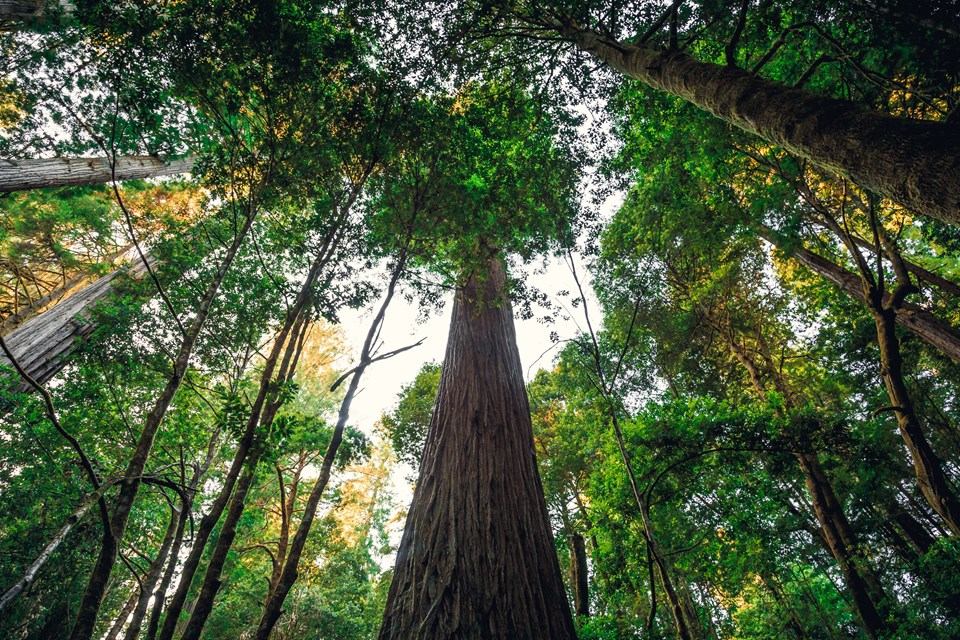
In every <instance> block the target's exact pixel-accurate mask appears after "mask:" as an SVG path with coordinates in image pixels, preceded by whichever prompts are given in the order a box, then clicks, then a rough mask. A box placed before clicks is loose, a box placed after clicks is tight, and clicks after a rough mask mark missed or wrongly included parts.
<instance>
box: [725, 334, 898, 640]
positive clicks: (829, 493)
mask: <svg viewBox="0 0 960 640" xmlns="http://www.w3.org/2000/svg"><path fill="white" fill-rule="evenodd" d="M718 331H719V332H720V333H721V334H723V336H724V337H725V339H726V342H727V345H728V346H729V347H730V350H731V351H732V352H733V354H734V356H736V358H737V360H738V361H739V362H740V364H741V365H742V366H743V368H744V369H746V370H747V373H748V374H749V375H750V381H751V384H752V385H753V389H754V391H755V392H756V394H757V397H758V399H759V400H760V401H763V399H764V397H765V396H766V387H765V385H764V383H763V382H762V380H761V377H760V372H759V370H758V368H757V366H756V364H755V363H754V361H753V360H752V359H751V357H750V356H749V354H748V353H747V351H746V350H745V349H744V348H743V346H741V345H740V344H739V343H738V342H737V341H736V339H735V338H734V336H733V333H732V328H729V327H726V328H725V327H718ZM760 335H761V334H760V332H759V331H758V336H760ZM762 346H765V345H762ZM761 356H763V358H764V362H766V364H767V366H768V368H769V373H770V374H771V376H770V377H771V378H772V379H773V381H774V383H775V386H776V388H777V391H778V392H780V393H781V394H782V395H783V396H784V398H785V399H786V398H788V394H787V388H786V384H785V382H784V380H783V379H782V378H781V376H780V375H779V374H778V373H777V371H776V369H775V368H774V367H773V359H772V358H771V357H770V355H769V353H767V352H766V350H765V349H764V348H761ZM788 406H789V405H788ZM794 455H795V457H796V459H797V461H798V462H799V464H800V470H801V471H802V472H803V478H804V482H805V483H806V486H807V493H808V494H809V496H810V503H811V506H812V507H813V513H814V516H815V517H816V519H817V522H818V523H819V525H820V530H819V534H820V535H819V537H820V539H821V541H822V542H823V543H824V546H825V547H826V548H827V550H828V551H829V552H830V555H832V556H833V558H834V560H836V562H837V564H838V565H839V566H840V569H841V571H842V572H843V579H844V583H845V584H846V586H847V589H849V590H850V594H851V595H852V596H853V602H854V606H855V607H856V610H857V615H858V616H859V618H860V621H861V623H862V625H863V629H864V631H866V632H867V635H868V636H870V637H871V638H877V637H879V636H880V634H881V633H882V632H883V630H884V616H883V614H882V613H881V612H880V607H882V605H883V603H884V601H885V600H886V594H885V593H884V590H883V586H882V585H881V584H880V580H879V579H878V578H877V577H876V574H875V573H874V571H873V569H872V568H871V567H870V566H869V565H868V564H867V563H866V562H865V561H864V560H862V559H861V558H858V557H857V548H858V546H859V544H858V541H857V535H856V533H854V531H853V527H851V526H850V521H849V520H848V519H847V515H846V513H844V510H843V505H842V504H841V503H840V501H839V500H838V499H837V495H836V493H835V492H834V490H833V484H832V483H831V482H830V478H829V477H827V474H826V472H825V471H824V470H823V465H822V464H821V463H820V456H819V455H818V454H817V453H816V452H815V451H814V452H806V453H800V452H797V453H795V454H794Z"/></svg>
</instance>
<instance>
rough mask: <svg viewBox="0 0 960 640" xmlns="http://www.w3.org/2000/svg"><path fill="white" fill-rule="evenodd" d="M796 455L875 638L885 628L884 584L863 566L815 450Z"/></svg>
mask: <svg viewBox="0 0 960 640" xmlns="http://www.w3.org/2000/svg"><path fill="white" fill-rule="evenodd" d="M797 459H798V460H799V461H800V468H801V469H802V470H803V476H804V480H805V482H806V485H807V491H808V492H809V493H810V500H811V502H812V503H813V512H814V514H815V515H816V517H817V521H818V522H819V523H820V528H821V531H822V532H823V538H824V541H825V542H826V543H827V548H828V549H829V551H830V554H831V555H832V556H833V557H834V559H835V560H836V561H837V564H838V565H840V569H841V571H843V578H844V583H845V584H846V585H847V589H849V590H850V594H851V595H852V596H853V603H854V606H855V607H856V610H857V615H858V616H859V618H860V621H861V622H862V623H863V629H864V631H866V632H867V635H868V636H869V637H871V638H877V637H879V636H880V635H881V634H882V632H883V630H884V628H885V624H884V616H883V614H882V613H881V612H880V607H881V606H882V605H883V602H884V600H885V599H886V594H885V593H884V591H883V587H882V586H881V584H880V581H879V580H878V579H877V577H876V576H875V575H874V573H873V570H872V569H870V568H869V567H867V566H863V562H862V561H861V560H860V559H859V558H857V557H856V554H857V538H856V534H855V533H854V532H853V528H852V527H851V526H850V522H849V521H848V520H847V516H846V514H845V513H844V512H843V507H842V506H841V505H840V503H839V501H838V500H837V497H836V494H834V492H833V486H832V485H831V483H830V480H829V479H828V478H827V475H826V473H825V472H824V470H823V467H822V466H821V464H820V458H819V456H818V455H817V454H816V453H803V454H798V455H797Z"/></svg>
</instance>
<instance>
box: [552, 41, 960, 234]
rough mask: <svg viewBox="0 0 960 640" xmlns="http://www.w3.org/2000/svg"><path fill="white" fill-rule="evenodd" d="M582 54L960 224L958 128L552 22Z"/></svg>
mask: <svg viewBox="0 0 960 640" xmlns="http://www.w3.org/2000/svg"><path fill="white" fill-rule="evenodd" d="M556 28H557V30H558V31H559V32H560V33H561V34H562V35H563V36H564V37H566V38H568V39H569V40H571V41H572V42H574V43H575V44H576V45H577V47H579V48H580V49H581V50H583V51H586V52H588V53H590V54H591V55H593V56H594V57H595V58H597V59H598V60H600V61H602V62H603V63H605V64H607V65H608V66H610V67H611V68H612V69H615V70H616V71H619V72H620V73H622V74H624V75H626V76H628V77H630V78H634V79H636V80H639V81H641V82H643V83H645V84H647V85H649V86H651V87H653V88H656V89H660V90H663V91H666V92H668V93H671V94H673V95H675V96H677V97H679V98H681V99H683V100H686V101H688V102H690V103H691V104H693V105H695V106H697V107H699V108H701V109H703V110H705V111H708V112H710V113H712V114H713V115H715V116H717V117H719V118H721V119H723V120H725V121H727V122H729V123H731V124H733V125H735V126H737V127H739V128H740V129H743V130H744V131H747V132H749V133H753V134H756V135H758V136H760V137H761V138H763V139H764V140H767V141H768V142H771V143H773V144H776V145H778V146H780V147H783V148H784V149H786V150H787V151H790V152H791V153H794V154H796V155H798V156H801V157H803V158H807V159H809V160H811V161H812V162H814V163H816V164H817V165H819V166H821V167H823V168H825V169H827V170H830V171H835V172H837V173H839V174H840V175H842V176H845V177H847V178H849V179H851V180H853V181H854V182H856V183H857V184H859V185H860V186H862V187H865V188H867V189H870V190H872V191H875V192H877V193H880V194H883V195H885V196H887V197H889V198H891V199H893V200H895V201H896V202H898V203H900V204H902V205H903V206H905V207H906V208H908V209H911V210H914V211H918V212H920V213H923V214H926V215H928V216H931V217H933V218H937V219H938V220H941V221H943V222H946V223H948V224H952V225H958V224H960V128H958V127H953V126H949V125H947V124H944V123H941V122H933V121H928V120H913V119H910V118H897V117H893V116H889V115H887V114H883V113H879V112H875V111H866V110H864V109H862V108H860V107H859V106H857V105H856V104H854V103H852V102H848V101H845V100H838V99H835V98H829V97H825V96H818V95H814V94H811V93H807V92H805V91H802V90H799V89H793V88H791V87H787V86H785V85H781V84H777V83H774V82H771V81H769V80H764V79H763V78H760V77H758V76H756V75H753V74H751V73H748V72H747V71H744V70H743V69H740V68H737V67H734V66H720V65H716V64H711V63H706V62H701V61H699V60H697V59H695V58H693V57H691V56H689V55H687V54H685V53H682V52H679V51H662V50H658V49H653V48H649V47H645V46H637V45H633V44H629V43H624V42H616V41H613V40H610V39H608V38H606V37H604V36H602V35H601V34H599V33H597V32H594V31H591V30H589V29H583V28H579V27H578V26H576V25H569V24H566V25H561V24H557V25H556Z"/></svg>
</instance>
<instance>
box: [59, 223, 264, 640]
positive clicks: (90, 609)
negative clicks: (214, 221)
mask: <svg viewBox="0 0 960 640" xmlns="http://www.w3.org/2000/svg"><path fill="white" fill-rule="evenodd" d="M255 217H256V215H255V212H254V211H253V209H252V206H251V209H250V210H248V211H247V216H246V220H245V221H244V224H243V227H242V228H241V229H239V230H238V231H237V234H236V237H235V238H234V241H233V243H232V244H231V245H230V247H229V248H228V249H227V252H226V254H225V255H224V257H223V259H222V260H221V262H220V265H219V268H218V269H217V273H216V275H215V276H214V278H213V280H212V281H211V282H210V284H209V285H208V286H207V289H206V291H205V292H204V295H203V298H202V299H201V301H200V304H199V306H198V307H197V312H196V316H195V318H194V319H193V322H192V323H191V324H190V328H189V329H188V330H187V332H186V334H185V335H184V337H183V341H182V342H181V344H180V349H179V351H178V353H177V357H176V360H175V361H174V367H173V375H172V376H171V377H170V379H169V380H168V381H167V384H166V386H165V387H164V389H163V391H162V392H161V393H160V397H159V398H157V401H156V402H155V403H154V406H153V408H152V409H151V411H150V413H149V414H148V415H147V418H146V421H145V423H144V426H143V431H141V432H140V438H139V439H138V441H137V446H136V448H135V449H134V452H133V456H132V457H131V458H130V462H129V463H128V464H127V469H126V472H125V473H124V478H123V480H122V481H121V482H120V493H119V495H118V496H117V499H116V502H115V503H114V509H113V515H112V518H111V521H110V531H109V532H104V533H105V535H104V542H103V545H102V546H101V548H100V554H99V556H98V557H97V562H96V564H95V565H94V568H93V571H92V572H91V573H90V579H89V581H88V583H87V588H86V590H85V592H84V594H83V599H82V600H81V603H80V609H79V611H78V613H77V621H76V623H75V625H74V628H73V631H72V633H71V636H70V637H71V640H89V638H90V637H91V636H92V634H93V630H94V627H95V625H96V622H97V615H98V614H99V612H100V605H101V602H102V601H103V594H104V592H105V591H106V588H107V582H108V580H109V579H110V572H111V571H112V570H113V565H114V563H115V562H116V558H117V545H118V544H119V543H120V541H121V540H122V539H123V535H124V533H125V532H126V529H127V522H128V521H129V518H130V511H131V510H132V509H133V503H134V501H135V500H136V497H137V493H138V492H139V490H140V483H141V477H142V476H143V471H144V469H145V468H146V466H147V460H148V458H149V457H150V450H151V449H152V448H153V441H154V438H155V437H156V435H157V431H159V429H160V425H161V423H162V422H163V418H164V416H166V413H167V409H168V408H169V407H170V404H171V403H172V402H173V398H174V396H175V395H176V393H177V390H178V389H179V388H180V383H181V382H182V380H183V377H184V375H186V372H187V367H188V366H189V364H190V357H191V355H192V354H193V347H194V345H195V344H196V342H197V338H198V337H199V336H200V331H201V330H202V329H203V326H204V324H205V322H206V319H207V315H208V314H209V313H210V308H211V307H212V305H213V302H214V300H215V299H216V297H217V292H218V291H219V290H220V284H221V283H222V282H223V278H224V276H226V274H227V271H228V270H229V269H230V265H231V264H233V259H234V257H235V256H236V255H237V252H238V251H239V250H240V245H241V244H243V240H244V238H246V235H247V232H248V231H249V230H250V227H251V225H253V220H254V218H255ZM108 533H109V535H107V534H108Z"/></svg>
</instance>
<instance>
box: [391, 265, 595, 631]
mask: <svg viewBox="0 0 960 640" xmlns="http://www.w3.org/2000/svg"><path fill="white" fill-rule="evenodd" d="M505 283H506V271H505V269H504V266H503V262H502V261H501V260H500V259H498V258H494V259H491V260H490V262H489V268H488V271H487V272H486V273H480V274H474V275H472V276H471V277H470V278H469V280H468V281H467V283H466V285H465V286H463V287H461V288H460V289H459V290H458V291H457V295H456V302H455V306H454V310H453V320H452V322H451V325H450V337H449V342H448V344H447V353H446V358H445V360H444V367H443V375H442V377H441V379H440V387H439V390H438V392H437V402H436V405H435V407H434V412H433V418H432V420H431V423H430V431H429V434H428V436H427V443H426V449H425V451H424V456H423V463H422V465H421V467H420V477H419V480H418V482H417V488H416V492H415V493H414V497H413V502H412V504H411V506H410V512H409V515H408V516H407V524H406V528H405V529H404V533H403V540H402V542H401V543H400V548H399V551H398V554H397V565H396V569H395V573H394V577H393V583H392V584H391V586H390V592H389V595H388V597H387V605H386V612H385V613H384V618H383V625H382V627H381V630H380V639H381V640H401V639H403V640H406V639H411V640H412V639H413V638H430V639H433V638H458V639H473V638H477V639H479V638H512V639H516V640H522V639H524V638H537V639H542V640H551V639H555V638H563V639H573V638H576V633H575V631H574V627H573V620H572V618H571V615H570V607H569V604H568V603H567V596H566V591H565V590H564V586H563V581H562V578H561V574H560V566H559V564H558V562H557V554H556V550H555V549H554V546H553V537H552V534H551V531H550V524H549V522H548V519H547V507H546V503H545V501H544V497H543V489H542V487H541V484H540V476H539V474H538V472H537V462H536V457H535V453H534V445H533V428H532V426H531V421H530V408H529V405H528V403H527V395H526V389H525V387H524V382H523V373H522V368H521V365H520V355H519V352H518V350H517V342H516V333H515V330H514V326H513V313H512V310H511V308H510V304H509V302H508V301H507V300H506V297H505Z"/></svg>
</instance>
